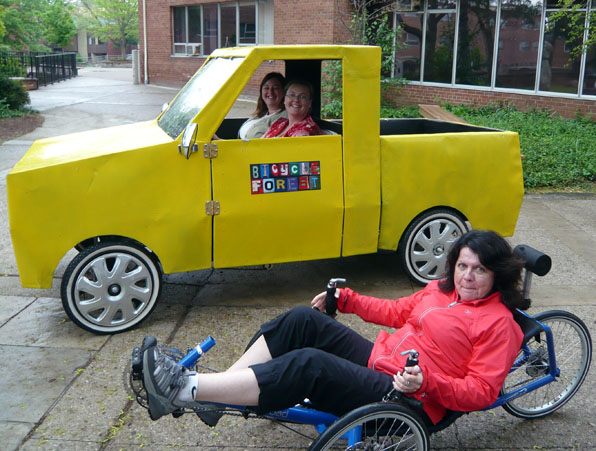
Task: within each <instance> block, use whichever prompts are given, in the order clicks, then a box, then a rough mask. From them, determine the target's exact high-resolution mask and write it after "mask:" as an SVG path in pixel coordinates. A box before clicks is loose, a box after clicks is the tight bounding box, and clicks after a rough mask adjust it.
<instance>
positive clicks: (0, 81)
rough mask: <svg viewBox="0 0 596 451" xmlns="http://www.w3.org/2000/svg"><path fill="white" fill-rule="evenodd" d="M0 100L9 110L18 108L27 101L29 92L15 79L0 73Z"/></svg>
mask: <svg viewBox="0 0 596 451" xmlns="http://www.w3.org/2000/svg"><path fill="white" fill-rule="evenodd" d="M0 93H1V94H0V101H4V104H6V105H8V108H9V109H11V110H18V109H21V108H22V107H24V106H25V105H26V104H28V103H29V101H30V100H29V93H28V92H27V91H25V88H23V86H22V85H21V84H20V83H19V82H18V81H15V80H11V79H10V78H9V77H8V76H7V75H5V74H0Z"/></svg>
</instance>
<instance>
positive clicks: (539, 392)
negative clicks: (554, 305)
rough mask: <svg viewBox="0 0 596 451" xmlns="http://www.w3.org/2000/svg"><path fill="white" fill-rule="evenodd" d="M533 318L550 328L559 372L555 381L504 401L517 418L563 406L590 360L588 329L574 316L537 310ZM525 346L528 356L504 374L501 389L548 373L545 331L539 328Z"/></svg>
mask: <svg viewBox="0 0 596 451" xmlns="http://www.w3.org/2000/svg"><path fill="white" fill-rule="evenodd" d="M535 318H536V319H537V320H538V321H540V322H541V323H543V324H545V325H547V326H548V327H550V329H551V331H552V334H553V342H554V346H555V358H556V362H557V367H558V369H559V371H560V373H559V375H558V376H557V378H556V380H555V381H553V382H551V383H549V384H546V385H544V386H543V387H540V388H538V389H536V390H533V391H530V392H528V393H527V394H525V395H523V396H521V397H519V398H516V399H514V400H512V401H510V402H508V403H506V404H504V405H503V408H504V409H505V410H506V411H507V412H508V413H510V414H511V415H514V416H516V417H520V418H540V417H544V416H546V415H549V414H551V413H553V412H554V411H555V410H557V409H559V408H560V407H561V406H563V404H565V403H566V402H567V401H569V400H570V399H571V398H572V397H573V395H575V393H576V392H577V390H578V389H579V387H580V386H581V385H582V383H583V382H584V379H585V378H586V375H587V374H588V370H589V369H590V362H591V360H592V339H591V337H590V332H589V331H588V328H587V327H586V325H585V324H584V323H583V321H582V320H581V319H579V318H578V317H577V316H575V315H574V314H572V313H569V312H565V311H561V310H552V311H548V312H542V313H539V314H538V315H536V316H535ZM527 346H528V349H529V351H530V356H529V358H525V363H524V365H523V366H521V367H520V368H518V369H517V370H516V371H514V372H512V373H510V374H509V375H508V376H507V379H506V380H505V384H504V385H503V389H502V393H508V392H510V391H513V390H515V389H517V388H519V387H520V386H523V385H525V384H527V383H529V382H531V381H532V380H534V379H537V378H539V377H542V376H544V375H545V374H547V373H548V368H549V355H548V352H547V347H546V334H545V333H544V332H541V333H540V338H539V340H537V339H536V338H535V337H534V338H532V339H531V340H530V341H529V342H528V344H527ZM520 353H521V351H520Z"/></svg>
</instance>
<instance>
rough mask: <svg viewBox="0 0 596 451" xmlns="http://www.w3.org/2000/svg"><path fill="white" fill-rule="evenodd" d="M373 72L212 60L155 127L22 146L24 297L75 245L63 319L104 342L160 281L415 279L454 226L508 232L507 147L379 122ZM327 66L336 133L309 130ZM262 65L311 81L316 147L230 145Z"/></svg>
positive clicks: (512, 145)
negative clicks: (278, 275)
mask: <svg viewBox="0 0 596 451" xmlns="http://www.w3.org/2000/svg"><path fill="white" fill-rule="evenodd" d="M380 59H381V53H380V49H379V48H376V47H368V46H334V45H329V46H323V45H321V46H319V45H315V46H257V47H239V48H226V49H219V50H217V51H215V52H214V53H213V54H212V55H211V56H210V57H209V59H208V60H207V61H206V62H205V63H204V65H203V66H202V67H201V68H200V69H199V70H198V71H197V73H196V74H195V76H194V77H193V78H192V79H191V80H190V81H189V82H188V83H187V85H186V86H185V87H184V88H183V89H182V90H181V91H180V92H179V94H178V95H177V96H176V97H175V98H174V100H173V101H172V102H171V103H170V104H169V105H168V106H167V108H166V109H165V110H164V111H163V112H162V113H161V115H160V116H159V117H158V118H157V119H155V120H151V121H147V122H141V123H137V124H132V125H123V126H118V127H112V128H107V129H102V130H93V131H88V132H83V133H76V134H71V135H66V136H59V137H55V138H48V139H42V140H38V141H36V142H35V143H34V144H33V145H32V147H31V149H29V151H28V152H27V153H26V155H25V156H24V157H23V158H22V159H21V161H19V162H18V163H17V164H16V166H15V167H14V168H13V170H12V171H11V172H10V174H9V175H8V178H7V191H8V207H9V208H8V210H9V218H10V229H11V235H12V241H13V245H14V250H15V254H16V259H17V263H18V267H19V273H20V278H21V283H22V285H23V286H24V287H32V288H47V287H50V286H51V284H52V277H53V274H54V271H55V268H56V266H57V264H58V262H59V261H60V259H61V258H62V257H63V256H64V255H65V254H66V253H67V252H68V251H69V250H70V249H72V248H73V247H74V248H76V249H77V250H78V251H79V253H78V254H77V256H76V257H75V258H73V260H72V261H71V262H70V264H69V265H68V267H67V269H66V271H65V274H64V277H63V279H62V285H61V296H62V302H63V305H64V308H65V310H66V312H67V313H68V315H69V317H70V318H71V319H72V320H73V321H74V322H75V323H76V324H78V325H79V326H81V327H83V328H84V329H87V330H90V331H93V332H96V333H115V332H122V331H125V330H128V329H130V328H131V327H134V326H135V325H137V324H139V323H140V322H141V321H142V320H143V319H145V318H146V317H147V316H148V315H149V314H150V313H151V311H152V309H153V308H154V306H155V304H156V301H157V298H158V295H159V292H160V288H161V277H162V274H164V273H175V272H183V271H192V270H198V269H204V268H227V267H238V266H246V265H258V264H271V263H279V262H289V261H304V260H314V259H323V258H336V257H342V256H350V255H357V254H367V253H374V252H378V251H393V252H395V251H397V252H398V254H399V258H400V260H401V262H402V264H403V268H404V270H405V272H406V273H407V274H408V275H409V276H410V277H411V278H412V279H413V280H414V281H416V282H418V283H426V282H428V281H429V280H432V279H436V278H439V277H440V276H441V273H442V271H443V269H444V264H445V254H446V252H447V250H448V248H449V246H450V244H451V243H452V242H453V241H454V240H455V239H456V238H457V237H458V236H459V235H461V234H462V233H464V232H465V231H466V230H468V229H470V228H472V227H474V228H477V229H478V228H479V229H493V230H495V231H497V232H499V233H501V234H502V235H505V236H510V235H512V234H513V232H514V228H515V224H516V221H517V217H518V214H519V210H520V207H521V202H522V196H523V181H522V167H521V159H520V149H519V140H518V136H517V134H516V133H512V132H507V131H500V130H493V129H487V128H482V127H475V126H471V125H466V124H459V123H451V122H441V121H433V120H425V119H387V120H386V119H380V117H379V111H380V95H379V90H380ZM330 63H334V64H336V65H337V64H339V65H340V66H341V74H342V77H341V80H342V89H343V91H342V92H343V111H342V117H341V119H340V120H323V119H321V118H320V105H321V96H322V92H324V88H323V87H322V86H324V85H325V77H326V72H325V70H324V68H325V67H326V65H328V64H330ZM271 68H274V69H276V70H278V71H281V72H284V73H285V75H286V78H287V79H292V78H300V79H306V80H308V81H310V82H311V83H312V84H313V86H314V91H315V95H314V98H313V107H312V116H313V118H315V120H316V121H317V122H318V124H319V126H320V127H321V129H322V130H324V134H322V135H319V136H306V137H296V138H274V139H253V140H242V139H238V129H239V127H240V125H241V124H242V122H243V121H244V120H245V119H246V117H244V118H231V117H227V116H229V115H228V112H229V111H230V110H231V109H232V107H233V105H234V103H235V102H236V101H239V99H240V100H241V99H242V98H243V97H242V96H241V93H242V92H243V89H244V88H245V87H246V86H247V85H250V84H251V83H253V84H254V81H255V80H257V82H258V80H260V78H261V77H262V75H264V74H265V73H266V72H267V71H269V70H270V69H271ZM257 85H258V84H257ZM215 134H217V136H218V137H219V138H221V139H219V140H217V141H215V140H213V137H214V135H215Z"/></svg>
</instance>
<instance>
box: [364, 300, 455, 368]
mask: <svg viewBox="0 0 596 451" xmlns="http://www.w3.org/2000/svg"><path fill="white" fill-rule="evenodd" d="M460 304H461V302H459V301H453V302H452V303H451V304H449V305H448V306H447V307H430V308H428V309H426V310H425V311H424V312H422V313H421V314H420V316H419V317H418V325H419V326H422V324H421V321H422V318H424V317H425V316H426V315H427V314H428V313H430V312H432V311H434V310H440V309H450V308H453V307H455V306H456V305H460ZM410 335H418V336H421V335H423V332H422V328H421V329H420V332H419V333H417V334H413V333H412V332H408V333H407V334H406V335H404V336H403V337H402V339H401V340H400V341H399V343H396V345H395V346H394V347H393V349H392V350H391V354H382V355H380V356H378V357H377V358H376V359H375V361H374V362H373V364H372V369H373V370H374V369H375V366H376V364H377V362H378V361H379V360H381V359H387V358H392V357H393V356H394V355H395V352H396V351H397V348H399V347H400V346H401V344H402V343H403V342H404V341H405V339H406V338H408V337H409V336H410Z"/></svg>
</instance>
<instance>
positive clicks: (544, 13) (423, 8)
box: [391, 0, 596, 100]
mask: <svg viewBox="0 0 596 451" xmlns="http://www.w3.org/2000/svg"><path fill="white" fill-rule="evenodd" d="M408 3H409V1H399V0H397V1H395V2H394V3H393V5H394V11H393V24H394V28H395V27H396V25H397V23H398V20H397V17H398V15H405V14H409V15H412V14H415V15H420V16H422V21H421V23H422V42H421V43H420V47H421V53H420V59H419V61H418V64H419V77H418V78H417V79H416V80H408V83H411V84H414V85H426V86H437V87H446V86H447V87H454V88H464V89H474V90H482V91H487V90H488V91H496V92H511V93H516V94H529V95H541V96H548V97H567V98H570V97H571V98H579V99H586V100H594V99H596V95H590V94H584V93H583V84H584V79H585V76H586V73H585V71H586V60H587V57H588V56H587V53H586V52H585V51H584V52H583V53H582V56H581V59H580V71H579V74H578V80H577V82H578V83H577V92H574V93H565V92H557V91H544V90H540V79H541V73H540V72H541V64H540V62H541V61H542V53H543V47H544V40H545V37H544V35H545V27H546V24H545V21H546V18H547V17H548V12H550V11H556V10H558V9H560V8H550V7H547V4H546V3H547V2H546V1H545V0H542V1H540V0H539V1H537V3H539V4H540V16H539V20H540V22H539V23H535V24H534V26H533V27H532V28H534V29H538V30H539V35H538V38H539V40H538V41H537V42H538V49H537V50H538V58H537V61H536V72H535V79H534V87H533V89H521V88H506V87H499V86H497V68H498V58H499V52H501V51H503V43H502V41H501V39H500V34H501V33H500V32H501V27H502V26H504V25H501V26H495V32H494V35H493V45H494V48H493V50H494V51H493V54H492V58H493V60H492V70H491V74H490V85H489V86H480V85H471V84H461V83H456V76H457V73H456V68H457V59H458V57H459V55H458V52H457V51H454V54H453V65H452V72H451V81H450V82H429V81H424V67H425V57H426V55H425V53H426V52H425V48H426V42H425V41H426V35H427V23H428V17H429V15H430V14H432V13H437V12H441V13H447V12H451V11H453V9H431V8H430V7H429V3H430V1H429V0H420V7H419V8H417V9H414V8H407V7H404V5H407V4H408ZM412 3H413V1H412ZM460 4H461V2H460V1H459V0H457V3H456V8H455V36H454V42H453V48H454V49H455V50H457V49H458V37H459V32H458V30H459V24H460V19H461V18H460V9H461V8H460ZM400 6H402V7H401V8H400ZM502 8H503V0H497V1H496V18H495V23H497V24H500V23H501V12H502ZM578 12H584V13H585V14H586V21H587V20H588V18H589V17H590V13H592V12H596V0H591V1H586V2H585V6H584V7H583V8H581V9H580V10H578ZM537 17H538V16H537ZM586 38H587V32H586V33H585V34H584V41H585V39H586ZM534 48H535V47H534V42H530V43H529V49H528V50H532V49H534ZM590 51H594V48H593V49H591V50H590ZM393 55H394V66H393V69H392V75H391V76H392V77H396V76H399V75H398V74H396V72H397V70H396V64H398V63H397V61H398V59H397V58H398V57H399V54H398V52H397V50H396V49H395V47H394V54H393Z"/></svg>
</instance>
